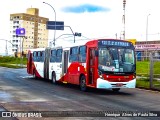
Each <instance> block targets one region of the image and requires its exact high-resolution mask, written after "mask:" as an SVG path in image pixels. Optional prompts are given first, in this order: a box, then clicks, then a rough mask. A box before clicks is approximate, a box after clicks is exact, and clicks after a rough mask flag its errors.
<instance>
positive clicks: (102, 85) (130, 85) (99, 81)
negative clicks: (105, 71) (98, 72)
mask: <svg viewBox="0 0 160 120" xmlns="http://www.w3.org/2000/svg"><path fill="white" fill-rule="evenodd" d="M135 87H136V79H133V80H131V81H129V82H109V81H107V80H104V79H101V78H98V79H97V88H102V89H105V88H106V89H110V88H135Z"/></svg>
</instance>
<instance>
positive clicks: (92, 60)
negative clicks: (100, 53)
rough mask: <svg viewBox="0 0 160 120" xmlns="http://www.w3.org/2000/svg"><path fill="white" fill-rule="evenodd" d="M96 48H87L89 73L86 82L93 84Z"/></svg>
mask: <svg viewBox="0 0 160 120" xmlns="http://www.w3.org/2000/svg"><path fill="white" fill-rule="evenodd" d="M95 51H96V48H89V69H88V70H89V71H88V72H89V74H88V84H89V85H93V84H94V75H95V67H96V62H95V61H96V55H95Z"/></svg>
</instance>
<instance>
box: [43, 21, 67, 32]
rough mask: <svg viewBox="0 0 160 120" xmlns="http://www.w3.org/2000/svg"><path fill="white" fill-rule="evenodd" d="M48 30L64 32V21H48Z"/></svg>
mask: <svg viewBox="0 0 160 120" xmlns="http://www.w3.org/2000/svg"><path fill="white" fill-rule="evenodd" d="M46 24H47V29H50V30H64V22H63V21H56V22H55V21H47V23H46Z"/></svg>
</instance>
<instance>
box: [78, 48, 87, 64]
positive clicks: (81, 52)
mask: <svg viewBox="0 0 160 120" xmlns="http://www.w3.org/2000/svg"><path fill="white" fill-rule="evenodd" d="M85 61H86V46H80V47H79V62H85Z"/></svg>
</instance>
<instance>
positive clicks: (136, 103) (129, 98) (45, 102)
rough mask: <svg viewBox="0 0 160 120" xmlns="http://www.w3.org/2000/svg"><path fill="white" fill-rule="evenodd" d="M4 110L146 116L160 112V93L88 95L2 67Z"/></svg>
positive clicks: (1, 105)
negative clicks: (118, 113)
mask: <svg viewBox="0 0 160 120" xmlns="http://www.w3.org/2000/svg"><path fill="white" fill-rule="evenodd" d="M4 110H6V111H96V112H97V111H108V112H111V111H118V112H119V111H128V112H130V111H132V112H133V111H134V112H137V113H139V112H144V113H145V112H146V111H160V92H155V91H147V90H141V89H137V88H136V89H121V90H120V92H119V93H115V92H112V91H111V90H97V89H89V91H88V92H82V91H80V90H79V87H78V86H74V85H68V84H58V85H53V84H52V83H51V82H50V81H47V80H39V79H38V80H36V79H33V78H32V77H31V76H29V75H28V74H27V72H26V69H11V68H4V67H0V111H4ZM108 112H107V113H108ZM107 113H106V114H107ZM122 113H123V112H122ZM48 114H49V113H48ZM106 114H105V115H106ZM107 115H109V114H107ZM112 115H113V114H112ZM116 115H117V114H116ZM126 115H130V114H126ZM132 115H133V114H132ZM141 115H143V114H141ZM146 115H147V114H146ZM18 119H24V118H22V117H19V118H18ZM26 119H27V118H25V120H26ZM29 119H31V118H29ZM37 119H40V118H37ZM41 119H44V118H41ZM46 119H62V120H70V119H76V120H77V119H78V120H82V119H87V120H95V119H97V120H99V119H111V120H117V119H120V120H132V119H134V120H143V119H144V120H146V119H148V120H150V119H155V120H156V119H158V118H157V117H107V118H106V117H81V116H80V117H76V118H75V117H54V118H50V117H47V118H46Z"/></svg>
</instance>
